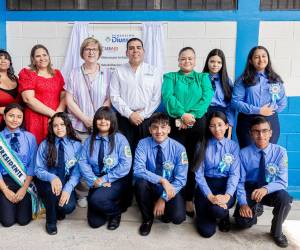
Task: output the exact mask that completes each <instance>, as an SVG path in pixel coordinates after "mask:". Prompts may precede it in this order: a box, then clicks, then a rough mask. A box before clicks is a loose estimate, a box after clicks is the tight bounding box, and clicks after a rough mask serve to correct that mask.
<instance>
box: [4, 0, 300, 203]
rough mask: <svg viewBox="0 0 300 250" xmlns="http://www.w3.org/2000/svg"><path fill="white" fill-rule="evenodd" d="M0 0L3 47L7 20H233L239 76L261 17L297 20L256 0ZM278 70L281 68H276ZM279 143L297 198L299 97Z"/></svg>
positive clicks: (298, 14) (291, 102)
mask: <svg viewBox="0 0 300 250" xmlns="http://www.w3.org/2000/svg"><path fill="white" fill-rule="evenodd" d="M5 2H6V1H5V0H0V47H1V48H5V47H6V35H5V34H6V21H183V22H184V21H236V22H237V40H236V70H235V75H236V76H239V75H240V74H241V72H242V70H243V67H244V65H245V58H246V57H247V54H248V51H249V50H250V48H252V47H253V46H255V45H257V43H258V36H259V22H260V21H300V11H260V10H259V4H260V1H259V0H239V1H238V9H237V10H234V11H134V12H133V11H6V5H5ZM279 73H280V72H279ZM280 121H281V128H282V134H281V137H280V144H281V145H282V146H284V147H286V148H287V150H288V155H289V185H290V188H289V189H290V191H291V192H292V194H293V195H294V196H295V197H297V198H298V199H300V157H298V155H300V97H289V98H288V107H287V108H286V110H285V111H284V112H283V113H282V114H281V115H280Z"/></svg>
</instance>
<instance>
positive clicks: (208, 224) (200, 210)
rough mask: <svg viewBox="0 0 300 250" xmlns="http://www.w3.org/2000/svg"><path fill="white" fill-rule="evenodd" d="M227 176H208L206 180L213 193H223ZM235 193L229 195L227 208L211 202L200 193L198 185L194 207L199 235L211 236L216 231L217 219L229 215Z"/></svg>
mask: <svg viewBox="0 0 300 250" xmlns="http://www.w3.org/2000/svg"><path fill="white" fill-rule="evenodd" d="M227 180H228V178H208V177H206V182H207V184H208V186H209V188H210V190H211V192H212V193H213V194H214V195H218V194H222V195H223V194H225V193H226V187H227ZM234 202H235V195H234V196H233V197H230V199H229V201H228V203H227V209H224V208H222V207H220V206H218V205H215V204H212V203H211V202H210V201H209V200H208V199H207V197H206V196H205V195H204V194H203V193H202V191H201V190H200V188H199V187H197V189H196V194H195V208H196V215H197V217H196V227H197V230H198V232H199V234H200V235H202V236H203V237H206V238H208V237H211V236H213V235H214V234H215V232H216V227H217V220H220V219H224V218H226V217H228V216H229V209H230V208H232V207H233V205H234Z"/></svg>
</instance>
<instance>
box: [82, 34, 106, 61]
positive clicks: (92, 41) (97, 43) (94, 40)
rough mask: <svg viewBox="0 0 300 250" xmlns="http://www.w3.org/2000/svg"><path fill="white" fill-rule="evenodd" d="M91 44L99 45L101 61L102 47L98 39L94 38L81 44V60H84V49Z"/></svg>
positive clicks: (89, 38)
mask: <svg viewBox="0 0 300 250" xmlns="http://www.w3.org/2000/svg"><path fill="white" fill-rule="evenodd" d="M90 43H94V44H96V45H97V47H98V50H99V57H98V59H99V58H100V56H101V55H102V45H101V44H100V42H99V41H98V40H97V39H96V38H93V37H88V38H86V39H84V41H83V42H82V44H81V46H80V56H81V58H82V59H83V52H84V49H85V48H86V47H87V46H88V45H89V44H90Z"/></svg>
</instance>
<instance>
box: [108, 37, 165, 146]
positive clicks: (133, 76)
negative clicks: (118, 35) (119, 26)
mask: <svg viewBox="0 0 300 250" xmlns="http://www.w3.org/2000/svg"><path fill="white" fill-rule="evenodd" d="M126 56H127V57H128V59H129V62H128V63H126V64H123V65H121V66H120V67H119V68H117V69H116V70H115V72H114V73H113V75H112V78H111V82H110V98H111V102H112V105H113V107H114V108H115V109H116V110H117V116H118V122H119V129H120V131H121V132H122V133H123V134H124V135H125V136H126V137H127V139H128V141H129V143H130V146H131V149H132V152H134V150H135V148H136V145H137V143H138V141H139V140H140V139H142V138H144V137H146V136H148V135H149V131H148V128H149V124H148V123H149V121H148V120H149V119H148V118H150V116H151V115H152V114H153V113H154V111H155V110H156V109H157V108H158V106H159V104H160V102H161V84H162V80H161V75H160V74H159V72H158V70H157V69H156V68H155V67H154V66H151V65H149V64H147V63H145V62H143V60H144V48H143V42H142V41H141V40H140V39H138V38H131V39H130V40H128V42H127V50H126Z"/></svg>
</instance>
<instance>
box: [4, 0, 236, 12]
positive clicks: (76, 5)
mask: <svg viewBox="0 0 300 250" xmlns="http://www.w3.org/2000/svg"><path fill="white" fill-rule="evenodd" d="M6 2H7V9H8V10H234V9H236V8H237V3H236V2H237V0H7V1H6Z"/></svg>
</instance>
